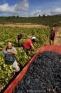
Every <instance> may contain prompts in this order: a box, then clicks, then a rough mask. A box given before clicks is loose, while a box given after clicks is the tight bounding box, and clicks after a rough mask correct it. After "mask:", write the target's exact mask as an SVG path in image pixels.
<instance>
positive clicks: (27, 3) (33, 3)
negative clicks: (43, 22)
mask: <svg viewBox="0 0 61 93" xmlns="http://www.w3.org/2000/svg"><path fill="white" fill-rule="evenodd" d="M43 14H45V15H55V14H61V0H0V16H17V15H18V16H22V17H29V16H38V15H43Z"/></svg>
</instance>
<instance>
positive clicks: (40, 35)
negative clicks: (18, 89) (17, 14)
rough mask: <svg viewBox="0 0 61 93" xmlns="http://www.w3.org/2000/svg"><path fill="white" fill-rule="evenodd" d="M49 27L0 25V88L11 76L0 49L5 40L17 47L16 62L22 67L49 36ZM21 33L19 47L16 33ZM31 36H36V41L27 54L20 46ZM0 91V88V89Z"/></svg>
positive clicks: (2, 47)
mask: <svg viewBox="0 0 61 93" xmlns="http://www.w3.org/2000/svg"><path fill="white" fill-rule="evenodd" d="M49 31H50V28H49V27H47V28H20V27H0V89H3V88H4V87H5V86H6V85H7V84H8V82H9V81H10V79H11V78H12V77H13V73H14V72H13V68H12V66H10V65H6V64H5V62H4V59H3V57H2V50H3V49H4V48H6V42H7V41H11V42H12V44H13V46H14V47H15V48H16V49H17V51H18V54H17V55H16V58H17V62H18V64H19V65H20V67H22V68H23V67H24V66H25V65H26V64H27V62H29V60H30V59H31V58H32V56H33V55H34V54H35V53H36V52H37V50H38V49H39V47H40V46H42V45H44V44H45V43H46V41H47V40H48V38H49ZM20 33H22V34H23V38H22V39H21V41H20V47H18V46H17V41H16V38H17V35H18V34H20ZM32 36H36V38H37V42H35V44H34V46H35V51H34V52H32V51H29V56H27V55H26V54H25V52H24V50H23V48H22V44H23V43H24V42H25V41H26V40H27V39H30V38H31V37H32ZM0 91H1V90H0Z"/></svg>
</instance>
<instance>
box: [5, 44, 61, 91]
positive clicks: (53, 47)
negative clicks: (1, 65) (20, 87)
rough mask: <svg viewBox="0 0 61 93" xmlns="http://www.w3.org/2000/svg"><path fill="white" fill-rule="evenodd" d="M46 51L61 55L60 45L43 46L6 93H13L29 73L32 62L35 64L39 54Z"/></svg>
mask: <svg viewBox="0 0 61 93" xmlns="http://www.w3.org/2000/svg"><path fill="white" fill-rule="evenodd" d="M44 51H53V52H57V53H59V54H61V46H58V45H51V46H50V45H48V46H42V47H40V49H39V50H38V52H37V53H36V54H35V55H34V56H33V58H32V59H31V60H30V61H29V62H28V64H27V65H26V66H25V67H24V68H23V70H22V71H21V72H20V73H19V74H18V76H17V77H16V78H15V79H14V80H13V82H12V83H11V84H10V85H9V86H8V87H7V89H6V90H5V91H4V93H12V92H13V91H14V89H15V87H16V86H17V84H18V82H19V81H21V80H22V79H23V77H24V75H25V74H26V72H27V71H28V68H29V66H30V64H31V63H32V62H34V60H35V58H36V57H37V56H38V54H39V53H42V52H44Z"/></svg>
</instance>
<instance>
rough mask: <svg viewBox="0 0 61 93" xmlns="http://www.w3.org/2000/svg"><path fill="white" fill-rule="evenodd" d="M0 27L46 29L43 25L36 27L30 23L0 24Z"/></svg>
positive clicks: (36, 25)
mask: <svg viewBox="0 0 61 93" xmlns="http://www.w3.org/2000/svg"><path fill="white" fill-rule="evenodd" d="M0 26H10V27H26V28H37V27H38V28H41V27H44V28H46V27H48V26H44V25H38V24H31V23H15V24H13V23H6V24H0Z"/></svg>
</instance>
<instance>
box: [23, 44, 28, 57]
mask: <svg viewBox="0 0 61 93" xmlns="http://www.w3.org/2000/svg"><path fill="white" fill-rule="evenodd" d="M23 49H24V51H25V52H26V55H27V56H28V49H26V48H25V47H24V46H23Z"/></svg>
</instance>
